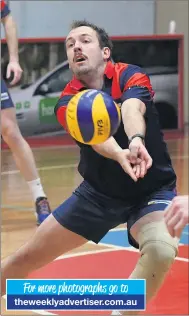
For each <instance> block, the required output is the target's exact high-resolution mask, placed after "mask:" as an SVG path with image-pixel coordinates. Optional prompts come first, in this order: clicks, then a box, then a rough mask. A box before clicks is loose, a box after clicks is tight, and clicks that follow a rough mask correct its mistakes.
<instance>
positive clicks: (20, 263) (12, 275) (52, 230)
mask: <svg viewBox="0 0 189 316" xmlns="http://www.w3.org/2000/svg"><path fill="white" fill-rule="evenodd" d="M86 242H87V240H86V239H85V238H84V237H81V236H79V235H78V234H76V233H73V232H72V231H69V230H68V229H66V228H65V227H63V226H62V225H61V224H59V223H58V221H57V220H56V219H55V218H54V216H53V215H50V216H49V217H48V218H47V219H46V220H45V221H44V222H43V223H42V224H41V225H40V226H39V228H38V229H37V231H36V233H35V234H34V236H32V238H31V239H30V240H29V241H28V242H27V243H26V244H24V245H23V246H22V247H21V248H20V249H18V250H17V251H16V252H15V253H14V254H12V255H11V256H9V257H8V258H6V259H5V260H3V262H2V264H1V295H2V296H3V295H4V294H5V290H6V288H5V287H6V279H19V278H26V277H27V276H28V274H29V273H30V272H32V271H33V270H36V269H39V268H41V267H42V266H44V265H46V264H48V263H49V262H51V261H52V260H54V259H55V258H57V257H58V256H60V255H62V254H64V253H66V252H68V251H70V250H72V249H74V248H76V247H79V246H81V245H83V244H85V243H86Z"/></svg>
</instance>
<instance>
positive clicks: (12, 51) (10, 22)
mask: <svg viewBox="0 0 189 316" xmlns="http://www.w3.org/2000/svg"><path fill="white" fill-rule="evenodd" d="M3 24H4V28H5V35H6V40H7V45H8V50H9V61H10V62H15V61H16V62H18V60H19V56H18V38H17V29H16V23H15V21H14V19H13V17H12V16H11V15H8V16H7V17H5V18H4V19H3Z"/></svg>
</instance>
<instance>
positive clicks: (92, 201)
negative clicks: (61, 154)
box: [53, 181, 176, 248]
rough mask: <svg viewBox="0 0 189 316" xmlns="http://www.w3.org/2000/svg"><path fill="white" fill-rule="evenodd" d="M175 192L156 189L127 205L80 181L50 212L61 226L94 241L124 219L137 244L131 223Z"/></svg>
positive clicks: (163, 204) (165, 202) (162, 205)
mask: <svg viewBox="0 0 189 316" xmlns="http://www.w3.org/2000/svg"><path fill="white" fill-rule="evenodd" d="M175 196H176V190H170V191H169V190H160V191H158V192H155V193H154V194H151V195H150V196H148V197H146V198H144V199H143V200H142V201H140V203H133V204H132V205H131V203H130V204H129V203H127V202H125V201H124V202H123V201H118V200H117V199H112V198H109V197H107V196H105V195H104V194H101V193H99V192H98V191H96V190H95V189H94V188H93V187H91V186H90V185H89V184H88V183H87V182H86V181H83V182H82V183H81V185H80V186H79V187H78V188H77V189H76V190H75V191H74V192H73V194H72V195H71V197H70V198H68V199H67V200H66V201H65V202H63V203H62V204H61V205H60V206H59V207H58V208H57V209H55V210H54V212H53V216H54V217H55V218H56V220H57V221H58V222H59V223H60V224H61V225H62V226H64V227H65V228H67V229H69V230H71V231H72V232H74V233H76V234H78V235H80V236H83V237H84V238H86V239H87V240H91V241H93V242H95V243H96V244H98V243H99V241H100V240H101V239H102V238H103V237H104V235H106V233H107V232H108V231H109V230H110V229H112V228H114V227H116V226H118V225H120V224H124V223H127V231H128V239H129V243H130V244H131V245H132V246H133V247H135V248H139V246H138V243H137V242H136V241H135V240H134V239H133V238H132V236H131V234H130V228H131V227H132V225H133V224H134V223H135V222H136V221H137V220H138V219H139V218H141V217H143V216H144V215H146V214H148V213H151V212H154V211H161V210H162V211H163V210H164V209H165V208H166V207H167V205H168V204H169V203H170V201H171V200H172V199H173V198H174V197H175Z"/></svg>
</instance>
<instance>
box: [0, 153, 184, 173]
mask: <svg viewBox="0 0 189 316" xmlns="http://www.w3.org/2000/svg"><path fill="white" fill-rule="evenodd" d="M187 158H189V156H188V155H186V156H172V157H171V159H187ZM77 166H78V163H76V164H68V165H66V164H62V165H58V166H47V167H39V168H37V170H39V171H40V170H53V169H66V168H73V167H77ZM17 173H20V171H19V170H11V171H3V172H1V175H2V176H4V175H12V174H17Z"/></svg>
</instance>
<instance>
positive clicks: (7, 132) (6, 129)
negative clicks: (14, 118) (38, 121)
mask: <svg viewBox="0 0 189 316" xmlns="http://www.w3.org/2000/svg"><path fill="white" fill-rule="evenodd" d="M1 133H2V137H3V139H4V141H6V142H7V143H12V144H16V143H17V142H18V141H19V139H20V137H21V134H20V130H19V128H18V126H17V124H16V123H14V122H7V124H2V130H1Z"/></svg>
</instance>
